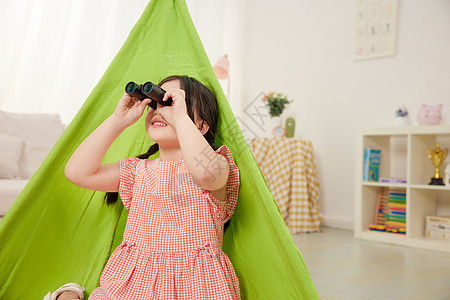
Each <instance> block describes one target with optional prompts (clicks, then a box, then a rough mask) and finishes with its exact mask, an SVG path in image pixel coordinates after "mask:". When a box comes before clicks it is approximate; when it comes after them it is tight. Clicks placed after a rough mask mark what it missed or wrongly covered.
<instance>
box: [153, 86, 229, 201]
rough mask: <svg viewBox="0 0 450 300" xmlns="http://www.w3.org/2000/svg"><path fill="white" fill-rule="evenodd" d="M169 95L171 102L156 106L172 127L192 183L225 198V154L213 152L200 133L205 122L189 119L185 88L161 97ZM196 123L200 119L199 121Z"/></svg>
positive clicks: (205, 125) (172, 90) (218, 197)
mask: <svg viewBox="0 0 450 300" xmlns="http://www.w3.org/2000/svg"><path fill="white" fill-rule="evenodd" d="M169 97H171V98H172V99H173V105H172V106H160V108H158V110H159V111H160V113H161V114H162V116H163V117H164V119H165V120H166V121H168V122H169V123H170V124H171V125H172V126H173V127H174V128H175V130H176V132H177V137H178V142H179V144H180V149H181V152H182V154H183V159H184V162H185V164H186V167H187V169H188V170H189V173H190V174H191V176H192V178H193V179H194V181H195V183H196V184H197V185H198V186H200V187H201V188H204V189H206V190H209V191H212V193H213V195H214V196H215V197H216V198H217V199H220V200H225V188H226V183H227V181H228V175H229V167H228V161H227V159H226V158H225V157H223V156H222V155H220V154H217V153H216V152H215V151H214V150H213V149H212V148H211V146H210V145H209V143H208V142H207V141H206V139H205V138H204V137H203V134H205V133H206V132H207V131H208V129H209V126H208V125H207V124H206V123H203V124H197V125H198V126H199V127H200V128H198V127H197V125H196V124H194V123H193V122H192V120H191V119H190V118H189V116H188V114H187V113H186V102H185V92H184V91H183V90H181V89H171V90H168V91H166V94H165V95H164V99H163V101H164V100H167V99H168V98H169ZM199 123H200V122H199Z"/></svg>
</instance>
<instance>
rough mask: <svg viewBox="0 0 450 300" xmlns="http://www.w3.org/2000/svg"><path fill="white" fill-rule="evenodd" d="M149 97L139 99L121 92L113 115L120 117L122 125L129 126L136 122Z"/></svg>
mask: <svg viewBox="0 0 450 300" xmlns="http://www.w3.org/2000/svg"><path fill="white" fill-rule="evenodd" d="M151 101H152V100H150V99H148V98H147V99H144V100H142V101H140V100H139V99H136V98H134V97H131V96H130V95H128V94H127V93H125V94H123V96H122V98H120V101H119V103H118V104H117V107H116V110H115V111H114V113H113V115H114V116H115V117H117V118H118V119H120V121H121V122H122V123H123V125H124V126H127V127H128V126H130V125H133V124H134V123H136V122H137V121H138V120H139V118H140V117H141V116H142V114H143V113H144V110H145V107H146V106H147V105H148V104H149V103H150V102H151Z"/></svg>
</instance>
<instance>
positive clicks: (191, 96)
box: [105, 75, 219, 205]
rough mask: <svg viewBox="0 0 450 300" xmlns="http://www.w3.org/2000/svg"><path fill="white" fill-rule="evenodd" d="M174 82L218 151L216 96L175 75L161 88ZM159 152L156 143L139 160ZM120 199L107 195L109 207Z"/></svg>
mask: <svg viewBox="0 0 450 300" xmlns="http://www.w3.org/2000/svg"><path fill="white" fill-rule="evenodd" d="M173 80H179V81H180V87H181V89H182V90H184V91H185V94H186V107H187V111H188V115H189V117H190V118H191V120H192V121H193V122H195V116H197V119H201V120H203V122H206V123H207V124H208V125H209V130H208V131H207V132H206V133H205V134H204V135H203V136H204V137H205V139H206V141H207V142H208V143H209V144H210V145H211V148H212V149H213V150H217V149H218V147H217V146H216V145H215V144H214V137H215V134H216V130H217V122H218V119H219V113H218V105H217V99H216V96H215V95H214V94H213V93H212V92H211V91H210V90H209V89H208V88H207V87H206V86H204V85H203V84H201V83H200V82H199V81H198V80H197V79H195V78H192V77H188V76H180V75H174V76H169V77H166V78H164V79H163V80H161V82H160V83H159V86H161V85H162V84H164V83H166V82H169V81H173ZM158 151H159V145H158V144H157V143H155V144H153V145H151V146H150V148H149V149H148V151H147V152H145V153H143V154H141V155H138V156H137V158H140V159H148V158H149V157H150V156H152V155H153V154H155V153H157V152H158ZM118 197H119V193H117V192H108V193H106V195H105V202H106V204H108V205H110V204H114V203H116V202H117V199H118Z"/></svg>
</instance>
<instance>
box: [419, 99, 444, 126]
mask: <svg viewBox="0 0 450 300" xmlns="http://www.w3.org/2000/svg"><path fill="white" fill-rule="evenodd" d="M442 107H443V105H442V104H439V105H426V104H422V106H421V107H420V110H419V115H418V117H417V120H418V121H419V124H420V125H437V124H439V123H440V122H441V118H442V115H441V111H442Z"/></svg>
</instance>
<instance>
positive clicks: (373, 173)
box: [363, 148, 381, 181]
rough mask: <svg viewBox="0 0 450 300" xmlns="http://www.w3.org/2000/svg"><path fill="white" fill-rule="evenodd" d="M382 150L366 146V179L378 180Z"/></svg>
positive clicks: (364, 177)
mask: <svg viewBox="0 0 450 300" xmlns="http://www.w3.org/2000/svg"><path fill="white" fill-rule="evenodd" d="M380 159H381V150H377V149H371V148H366V149H365V150H364V170H363V180H364V181H378V179H379V178H378V173H379V169H380Z"/></svg>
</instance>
